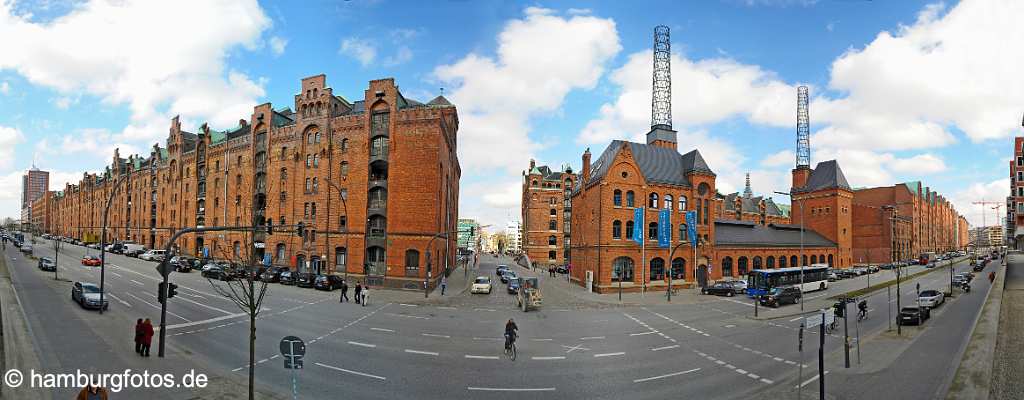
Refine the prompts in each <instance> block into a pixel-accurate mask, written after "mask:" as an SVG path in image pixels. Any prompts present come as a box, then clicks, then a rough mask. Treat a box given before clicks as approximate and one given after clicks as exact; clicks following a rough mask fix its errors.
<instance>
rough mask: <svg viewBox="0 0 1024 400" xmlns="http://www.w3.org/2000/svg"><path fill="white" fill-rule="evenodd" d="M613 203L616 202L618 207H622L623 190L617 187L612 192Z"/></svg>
mask: <svg viewBox="0 0 1024 400" xmlns="http://www.w3.org/2000/svg"><path fill="white" fill-rule="evenodd" d="M612 204H614V205H615V206H616V207H621V206H622V191H621V190H619V189H615V191H614V192H612Z"/></svg>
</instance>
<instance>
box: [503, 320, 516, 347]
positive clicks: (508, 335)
mask: <svg viewBox="0 0 1024 400" xmlns="http://www.w3.org/2000/svg"><path fill="white" fill-rule="evenodd" d="M518 331H519V327H518V326H516V323H515V321H513V320H512V319H511V318H509V320H508V322H506V323H505V348H506V349H508V348H511V347H512V343H514V342H515V341H516V334H517V333H518Z"/></svg>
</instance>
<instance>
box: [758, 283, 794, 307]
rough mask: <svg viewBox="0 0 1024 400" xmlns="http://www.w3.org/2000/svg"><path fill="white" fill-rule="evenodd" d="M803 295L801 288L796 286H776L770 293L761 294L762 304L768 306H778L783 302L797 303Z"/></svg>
mask: <svg viewBox="0 0 1024 400" xmlns="http://www.w3.org/2000/svg"><path fill="white" fill-rule="evenodd" d="M801 297H803V295H802V294H801V293H800V289H797V288H795V287H774V288H772V290H770V291H768V294H766V295H763V296H761V299H760V301H761V304H762V305H765V306H768V307H778V306H781V305H783V304H790V303H791V304H797V303H799V302H800V298H801Z"/></svg>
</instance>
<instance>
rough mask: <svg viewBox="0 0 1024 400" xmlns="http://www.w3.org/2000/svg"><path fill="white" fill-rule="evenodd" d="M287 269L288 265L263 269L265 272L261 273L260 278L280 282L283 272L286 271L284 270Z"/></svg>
mask: <svg viewBox="0 0 1024 400" xmlns="http://www.w3.org/2000/svg"><path fill="white" fill-rule="evenodd" d="M287 270H288V267H271V268H267V270H266V271H263V273H262V274H260V280H262V281H264V282H267V283H273V282H280V281H281V273H282V272H284V271H287Z"/></svg>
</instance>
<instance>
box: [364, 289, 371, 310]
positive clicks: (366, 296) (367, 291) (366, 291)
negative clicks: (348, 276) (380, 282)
mask: <svg viewBox="0 0 1024 400" xmlns="http://www.w3.org/2000/svg"><path fill="white" fill-rule="evenodd" d="M368 297H370V286H369V285H366V286H364V287H363V307H366V302H367V301H369V300H367V298H368Z"/></svg>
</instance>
